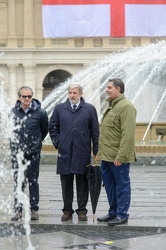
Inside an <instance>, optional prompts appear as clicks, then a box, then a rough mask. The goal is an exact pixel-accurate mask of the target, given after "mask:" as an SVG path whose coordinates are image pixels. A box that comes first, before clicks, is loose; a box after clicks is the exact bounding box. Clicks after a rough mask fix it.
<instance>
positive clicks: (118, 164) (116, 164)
mask: <svg viewBox="0 0 166 250" xmlns="http://www.w3.org/2000/svg"><path fill="white" fill-rule="evenodd" d="M114 165H115V166H116V167H119V166H121V165H122V162H120V161H117V160H115V161H114Z"/></svg>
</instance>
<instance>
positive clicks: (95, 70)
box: [42, 41, 166, 144]
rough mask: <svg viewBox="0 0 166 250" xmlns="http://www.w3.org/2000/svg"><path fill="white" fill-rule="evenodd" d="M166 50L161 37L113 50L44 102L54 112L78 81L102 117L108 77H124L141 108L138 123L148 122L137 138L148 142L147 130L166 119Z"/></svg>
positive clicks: (128, 93) (161, 139)
mask: <svg viewBox="0 0 166 250" xmlns="http://www.w3.org/2000/svg"><path fill="white" fill-rule="evenodd" d="M165 51H166V42H165V41H160V42H157V43H156V44H150V45H146V46H144V47H134V48H131V49H125V50H123V51H119V52H118V53H113V54H110V55H109V56H108V57H106V58H103V59H102V60H98V61H97V62H94V63H93V64H91V65H90V66H89V67H87V68H84V69H82V70H81V71H80V72H78V74H76V75H74V76H73V77H72V78H70V79H67V80H66V81H65V82H64V83H61V84H60V86H59V87H57V88H56V89H54V90H53V91H52V93H51V94H50V95H49V96H48V97H46V99H45V100H44V101H43V103H42V105H43V107H44V108H45V109H46V110H47V112H48V114H49V116H50V115H51V112H52V110H53V108H54V106H55V105H56V104H57V103H60V102H63V101H65V100H66V97H67V87H68V85H69V84H70V83H72V82H78V83H80V84H81V85H82V86H83V87H84V97H85V99H86V101H87V102H90V103H92V104H94V105H95V107H96V108H97V111H98V114H99V118H100V119H101V117H102V113H103V110H104V108H105V99H106V98H107V96H106V93H105V89H106V86H107V82H108V79H109V78H114V77H116V78H122V79H123V81H124V83H125V86H126V90H125V95H126V97H127V98H128V99H129V100H131V102H132V103H133V104H134V105H135V107H136V109H137V124H139V123H146V124H147V129H146V131H144V134H143V135H142V138H139V139H137V138H136V139H137V143H140V144H145V142H146V143H147V141H148V140H149V139H148V138H147V133H148V131H149V129H150V128H151V125H152V124H153V123H159V128H160V124H163V123H164V122H165V121H166V112H165V110H166V101H165V100H166V98H165V96H166V70H165V69H166V54H165ZM144 129H145V128H144ZM157 129H158V128H156V131H157ZM164 131H165V130H164ZM153 133H155V132H153ZM156 134H157V132H156ZM156 134H155V136H156ZM146 139H147V140H146ZM48 141H49V140H48ZM157 141H158V142H162V143H163V144H164V143H165V141H164V133H162V135H161V133H159V136H158V138H157V139H155V142H157ZM153 143H154V142H153Z"/></svg>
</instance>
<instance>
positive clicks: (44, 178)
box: [0, 164, 166, 250]
mask: <svg viewBox="0 0 166 250" xmlns="http://www.w3.org/2000/svg"><path fill="white" fill-rule="evenodd" d="M3 171H4V170H3ZM5 171H9V170H7V169H6V170H5ZM55 171H56V170H55V165H52V164H51V165H46V164H42V165H41V167H40V178H39V182H40V204H39V206H40V210H39V220H38V221H30V228H31V234H30V236H29V237H28V233H27V231H26V230H25V228H24V227H25V226H26V225H27V224H26V223H27V219H26V218H23V220H22V222H21V223H19V222H16V223H12V222H11V220H10V218H11V210H10V209H8V208H9V207H11V205H12V204H11V203H12V200H13V199H12V192H13V181H12V177H11V176H10V174H8V175H7V176H8V177H7V178H6V180H5V181H4V183H3V185H1V204H0V249H2V250H15V249H16V250H24V249H28V250H32V249H40V250H47V249H49V250H53V249H114V250H147V249H150V250H158V249H159V250H164V249H166V166H131V172H130V177H131V187H132V201H131V206H130V210H129V214H130V217H129V221H128V224H127V225H121V226H114V227H109V226H107V223H99V222H97V217H99V216H103V215H106V214H107V212H108V203H107V198H106V193H105V189H104V188H102V190H101V194H100V198H99V202H98V206H97V211H96V215H95V219H94V220H93V218H92V208H91V203H90V201H89V203H88V207H87V208H88V221H87V222H79V221H78V217H77V215H76V214H74V215H73V219H72V220H71V221H67V222H62V221H61V215H62V210H61V209H62V206H63V203H62V196H61V187H60V181H59V176H58V175H56V173H55ZM1 172H2V171H1ZM1 175H2V173H1ZM5 175H6V173H5ZM27 192H28V187H27V188H26V193H27ZM75 195H76V194H75ZM76 208H77V205H76V197H75V198H74V204H73V209H76Z"/></svg>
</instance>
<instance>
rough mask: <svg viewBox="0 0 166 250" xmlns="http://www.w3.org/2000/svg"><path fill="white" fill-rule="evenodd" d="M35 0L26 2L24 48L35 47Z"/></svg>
mask: <svg viewBox="0 0 166 250" xmlns="http://www.w3.org/2000/svg"><path fill="white" fill-rule="evenodd" d="M33 13H34V10H33V0H24V47H34V17H33Z"/></svg>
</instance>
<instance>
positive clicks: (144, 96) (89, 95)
mask: <svg viewBox="0 0 166 250" xmlns="http://www.w3.org/2000/svg"><path fill="white" fill-rule="evenodd" d="M165 52H166V42H165V41H161V42H158V43H156V44H150V45H147V46H144V47H135V48H131V49H125V50H123V51H119V52H118V53H113V54H110V55H109V56H108V57H106V58H104V59H102V60H99V61H97V62H95V63H93V64H91V65H90V66H89V67H87V68H85V69H83V70H81V71H80V72H78V74H76V75H75V76H73V77H72V78H70V79H67V80H66V81H65V82H64V83H61V84H60V86H59V87H58V88H56V89H55V90H53V91H52V93H51V94H50V95H49V96H48V97H47V98H46V99H45V100H44V101H43V102H42V106H43V108H45V109H46V110H47V112H48V115H49V117H50V116H51V113H52V110H53V108H54V106H55V105H56V104H57V103H60V102H63V101H65V100H66V97H67V88H68V85H69V84H70V83H72V82H78V83H80V84H81V85H82V86H83V87H84V97H85V99H86V101H87V102H90V103H92V104H94V105H95V107H96V108H97V111H98V114H99V118H100V119H101V117H102V113H103V110H104V108H105V99H106V98H107V96H106V93H105V89H106V86H107V82H108V79H109V78H114V77H116V78H117V77H118V78H122V79H123V81H124V82H125V86H126V91H125V95H126V97H127V98H128V99H130V100H131V101H132V103H133V104H134V105H135V107H136V109H137V123H143V122H144V123H148V126H147V130H146V131H144V132H145V133H144V135H143V137H142V138H141V141H140V144H141V143H142V142H144V143H145V144H147V142H146V137H147V133H148V130H149V129H150V126H151V125H152V123H154V122H160V123H164V122H165V121H166V112H165V110H166V101H165V100H166V98H165V96H166V80H165V79H166V70H165V68H166V53H165ZM0 78H1V83H0V102H1V105H0V138H1V147H0V159H1V165H0V178H1V188H2V190H5V187H6V184H7V183H8V178H10V177H11V170H10V168H9V166H10V163H9V162H10V160H9V158H10V155H9V147H8V139H9V137H10V136H11V135H12V128H13V126H12V125H11V124H9V120H8V114H9V108H8V106H7V105H6V103H5V100H4V95H3V86H2V85H3V76H0ZM6 124H8V125H9V126H6ZM160 138H162V140H163V135H161V137H160ZM159 142H161V139H160V140H159ZM49 143H50V141H49V138H48V139H46V141H45V146H46V148H47V145H48V144H49ZM50 144H51V143H50ZM163 144H164V145H165V142H163ZM49 146H50V145H49ZM139 146H140V145H139ZM46 150H47V149H46ZM143 150H145V148H144V149H143ZM4 152H5V153H4ZM164 152H165V151H164ZM18 157H20V159H21V157H22V154H21V152H20V154H19V156H18ZM48 159H49V160H50V156H49V157H48ZM49 160H48V162H49ZM152 161H153V160H152ZM163 162H164V161H163ZM53 163H54V164H55V159H54V158H53ZM152 164H154V163H152ZM163 164H165V163H163ZM0 196H1V201H2V202H1V205H0V209H1V210H3V211H5V213H6V214H11V203H12V199H13V197H12V196H11V195H9V196H8V197H7V199H6V197H5V198H4V197H3V192H2V194H1V195H0ZM22 196H23V194H21V198H20V199H22ZM23 198H24V199H25V203H26V202H27V199H26V197H23ZM25 207H28V205H27V204H26V205H25ZM26 213H27V217H26V218H27V219H26V221H25V225H24V228H25V229H26V235H27V241H28V244H29V248H28V249H34V248H33V246H32V245H31V243H30V227H29V218H28V211H26ZM10 230H11V231H12V232H13V235H14V234H15V228H14V227H12V228H11V229H10Z"/></svg>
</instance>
